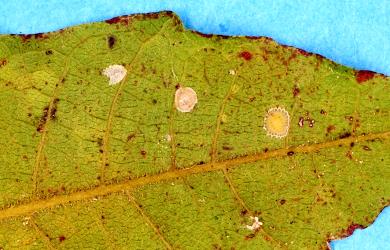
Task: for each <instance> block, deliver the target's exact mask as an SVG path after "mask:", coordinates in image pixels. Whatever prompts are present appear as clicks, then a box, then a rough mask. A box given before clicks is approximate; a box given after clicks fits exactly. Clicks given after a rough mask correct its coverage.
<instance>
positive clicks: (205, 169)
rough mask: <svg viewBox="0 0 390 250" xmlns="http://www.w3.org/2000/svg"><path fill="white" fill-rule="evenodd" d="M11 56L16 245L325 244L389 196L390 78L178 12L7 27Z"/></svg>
mask: <svg viewBox="0 0 390 250" xmlns="http://www.w3.org/2000/svg"><path fill="white" fill-rule="evenodd" d="M0 62H1V63H0V105H1V109H0V117H1V119H0V128H1V130H0V206H1V207H2V209H1V210H0V246H1V247H2V248H3V249H15V248H17V249H44V248H49V249H53V248H60V249H85V248H89V249H164V248H174V249H211V248H215V249H233V248H234V249H268V248H269V249H275V248H277V249H279V248H281V249H284V248H288V249H318V248H326V244H327V240H330V239H332V238H336V237H341V236H342V235H346V234H347V233H350V232H348V228H352V227H356V224H358V225H362V226H367V225H368V224H370V223H371V222H372V221H373V220H374V218H375V216H376V215H377V214H378V213H379V212H380V210H381V209H382V208H383V207H384V206H387V205H389V203H390V182H389V179H390V171H389V166H390V156H389V151H390V142H389V141H390V140H389V138H390V122H389V121H390V96H389V91H390V89H389V79H388V78H386V77H384V76H383V75H379V74H375V73H373V72H368V71H355V70H353V69H350V68H347V67H344V66H341V65H338V64H336V63H334V62H331V61H329V60H327V59H325V58H323V57H321V56H319V55H314V54H309V53H306V52H304V51H301V50H298V49H295V48H292V47H287V46H281V45H279V44H277V43H276V42H274V41H272V40H271V39H269V38H264V37H260V38H250V37H248V38H246V37H223V36H215V35H214V36H211V35H203V34H198V33H196V32H192V31H189V30H185V29H184V28H183V26H182V24H181V22H180V20H179V19H178V17H177V16H176V15H174V14H172V13H170V12H162V13H157V14H148V15H133V16H127V17H120V18H115V19H112V20H109V21H107V22H105V23H93V24H87V25H81V26H77V27H73V28H69V29H65V30H61V31H58V32H54V33H49V34H38V35H32V36H10V35H3V36H1V37H0ZM110 65H123V66H124V67H125V69H126V71H127V74H126V76H125V77H124V79H123V80H121V81H120V82H119V83H117V84H115V83H114V81H111V82H110V81H109V79H108V78H107V76H106V74H107V71H105V69H107V68H108V67H109V66H110ZM111 69H112V68H111ZM181 87H190V88H192V89H193V90H194V91H195V92H196V95H197V101H198V102H197V103H196V105H195V107H194V108H193V110H192V111H191V112H179V110H177V109H176V107H175V101H174V99H175V93H176V89H177V88H181ZM273 107H280V108H284V109H285V110H286V111H287V112H288V113H289V116H290V120H291V122H290V126H289V131H288V135H287V136H286V137H283V138H275V137H271V136H269V135H267V131H265V130H264V128H263V126H264V122H265V116H266V114H267V111H268V110H269V109H270V108H273ZM269 119H271V118H269ZM275 124H276V125H278V124H279V125H280V123H275ZM275 124H274V125H275ZM276 125H275V126H276ZM268 132H269V131H268ZM251 216H252V217H258V220H259V222H261V223H263V225H262V226H261V227H259V228H257V227H258V226H259V225H256V223H254V219H252V218H251ZM252 225H254V228H252V229H254V230H251V229H248V228H247V226H252ZM351 225H353V226H352V227H350V226H351ZM255 228H257V229H255Z"/></svg>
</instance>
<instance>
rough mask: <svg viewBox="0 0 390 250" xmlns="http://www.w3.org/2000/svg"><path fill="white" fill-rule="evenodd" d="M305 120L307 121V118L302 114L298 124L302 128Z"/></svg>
mask: <svg viewBox="0 0 390 250" xmlns="http://www.w3.org/2000/svg"><path fill="white" fill-rule="evenodd" d="M304 122H305V119H304V118H303V117H302V116H301V117H299V122H298V126H299V127H300V128H302V127H303V125H304Z"/></svg>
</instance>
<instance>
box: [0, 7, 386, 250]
mask: <svg viewBox="0 0 390 250" xmlns="http://www.w3.org/2000/svg"><path fill="white" fill-rule="evenodd" d="M160 10H172V11H174V12H176V13H177V14H178V15H179V16H180V17H181V19H182V20H183V22H184V24H185V26H186V27H187V28H190V29H195V30H197V31H200V32H203V33H214V34H223V35H252V36H269V37H272V38H273V39H275V40H276V41H278V42H279V43H281V44H287V45H292V46H295V47H298V48H301V49H304V50H307V51H310V52H314V53H317V54H321V55H323V56H325V57H327V58H330V59H332V60H334V61H336V62H338V63H342V64H344V65H347V66H351V67H354V68H356V69H368V70H372V71H377V72H380V73H384V74H386V75H390V0H371V1H367V0H317V1H316V0H299V1H294V0H257V1H255V0H247V1H245V0H171V1H167V0H165V1H161V0H127V1H125V0H84V1H81V0H66V1H63V0H0V33H3V34H9V33H14V34H26V33H38V32H47V31H54V30H57V29H60V28H64V27H67V26H71V25H76V24H80V23H87V22H92V21H101V20H105V19H109V18H112V17H114V16H119V15H126V14H132V13H143V12H156V11H160ZM386 239H387V241H386ZM389 239H390V208H387V209H385V210H384V211H383V212H382V214H381V215H380V216H379V217H378V219H377V221H376V222H375V223H374V224H373V225H372V226H370V227H369V228H367V229H366V230H363V231H361V230H357V231H356V233H354V235H353V236H352V237H349V238H347V239H345V240H342V241H336V242H334V243H332V248H333V249H390V242H389Z"/></svg>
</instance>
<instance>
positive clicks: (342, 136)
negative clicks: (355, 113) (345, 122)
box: [339, 132, 351, 139]
mask: <svg viewBox="0 0 390 250" xmlns="http://www.w3.org/2000/svg"><path fill="white" fill-rule="evenodd" d="M350 136H351V133H350V132H345V133H343V134H341V135H339V138H340V139H344V138H348V137H350Z"/></svg>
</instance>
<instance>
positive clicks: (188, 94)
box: [175, 87, 198, 112]
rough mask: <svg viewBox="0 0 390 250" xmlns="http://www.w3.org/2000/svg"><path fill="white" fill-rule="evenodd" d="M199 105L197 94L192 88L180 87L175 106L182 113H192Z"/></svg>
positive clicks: (176, 94)
mask: <svg viewBox="0 0 390 250" xmlns="http://www.w3.org/2000/svg"><path fill="white" fill-rule="evenodd" d="M197 103H198V97H197V95H196V92H195V91H194V90H193V89H192V88H188V87H185V88H182V87H180V88H179V89H178V90H176V93H175V106H176V109H177V110H179V111H180V112H191V111H192V110H193V109H194V107H195V104H197Z"/></svg>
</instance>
